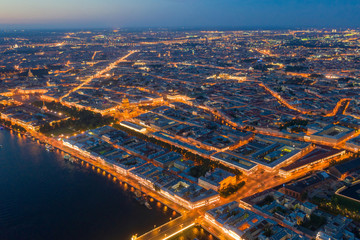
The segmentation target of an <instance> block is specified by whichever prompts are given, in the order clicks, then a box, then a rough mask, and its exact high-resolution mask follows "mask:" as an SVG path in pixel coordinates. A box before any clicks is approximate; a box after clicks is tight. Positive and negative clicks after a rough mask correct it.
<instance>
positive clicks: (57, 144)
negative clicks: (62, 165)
mask: <svg viewBox="0 0 360 240" xmlns="http://www.w3.org/2000/svg"><path fill="white" fill-rule="evenodd" d="M13 131H14V130H13ZM18 134H20V135H24V136H26V137H29V138H32V140H33V141H34V140H35V141H38V143H40V144H48V145H51V146H52V147H53V148H54V149H58V150H59V151H61V153H62V154H69V155H70V156H72V157H74V158H77V159H79V160H80V162H81V161H83V162H84V163H86V164H88V165H89V166H93V167H94V168H95V169H99V170H100V171H102V172H103V173H104V175H107V176H108V177H110V178H112V179H113V180H114V181H118V182H119V183H120V184H121V183H126V184H128V185H130V187H133V188H134V190H135V189H136V190H137V191H141V192H142V194H145V195H146V196H149V197H150V198H153V199H155V200H156V201H158V202H160V203H161V204H162V205H165V206H167V207H168V208H170V209H171V210H173V211H175V212H176V213H178V214H179V215H180V217H181V215H184V214H186V213H188V212H189V211H188V210H187V209H185V208H183V207H182V206H180V205H178V204H176V203H174V202H172V201H170V200H168V199H166V198H164V197H163V196H161V195H160V194H158V193H156V192H154V191H153V190H151V189H148V188H147V187H146V186H144V185H141V184H140V183H139V182H138V181H137V180H135V179H131V178H130V177H126V176H123V175H122V174H119V173H118V172H116V171H115V170H114V169H113V168H111V167H109V166H107V165H104V164H102V163H100V162H98V161H95V160H93V159H90V158H88V157H87V156H84V155H82V154H81V153H80V152H77V151H75V150H73V149H71V148H68V147H67V146H64V145H63V144H62V142H61V141H59V140H56V139H54V138H51V137H47V136H45V135H43V134H40V133H37V132H29V131H28V132H27V133H18ZM180 217H179V218H180ZM170 220H173V219H170ZM162 227H164V226H162ZM156 229H160V228H159V227H157V228H156ZM134 234H135V233H134ZM145 235H146V234H145Z"/></svg>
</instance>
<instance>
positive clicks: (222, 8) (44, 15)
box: [0, 0, 360, 28]
mask: <svg viewBox="0 0 360 240" xmlns="http://www.w3.org/2000/svg"><path fill="white" fill-rule="evenodd" d="M1 1H2V3H1V7H0V26H28V27H285V28H286V27H359V25H360V13H359V12H360V1H359V0H56V1H55V0H11V1H10V0H1Z"/></svg>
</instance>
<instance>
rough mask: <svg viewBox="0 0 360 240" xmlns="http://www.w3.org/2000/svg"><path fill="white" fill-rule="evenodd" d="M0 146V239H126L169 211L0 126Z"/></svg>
mask: <svg viewBox="0 0 360 240" xmlns="http://www.w3.org/2000/svg"><path fill="white" fill-rule="evenodd" d="M0 145H2V147H0V239H6V240H22V239H31V240H33V239H36V240H42V239H46V240H48V239H52V240H55V239H66V240H72V239H81V240H82V239H86V240H100V239H101V240H112V239H114V240H115V239H116V240H126V239H130V238H131V236H132V234H134V233H137V234H139V235H141V234H143V233H145V232H146V231H148V230H150V229H152V228H153V227H154V225H157V226H159V225H161V224H163V223H165V222H167V221H169V219H170V217H173V216H174V215H173V214H174V212H173V211H172V210H170V209H168V208H164V206H162V205H160V204H155V202H153V203H152V206H153V209H152V210H149V209H147V208H146V207H145V206H144V205H141V204H140V203H139V202H137V201H136V200H135V199H134V198H133V195H134V194H133V193H132V192H131V191H130V190H129V187H128V186H126V185H124V184H119V183H118V182H114V181H113V180H112V179H110V178H107V177H106V176H103V175H102V174H101V173H98V172H96V171H94V170H92V169H91V167H85V166H83V165H81V164H80V163H71V162H69V161H66V160H64V159H63V155H62V154H61V153H60V152H59V151H54V152H48V151H46V149H45V147H44V146H43V145H40V144H38V143H36V142H33V141H32V140H30V139H28V138H25V137H24V136H20V135H18V134H17V133H15V132H10V131H8V130H0ZM165 209H167V210H165Z"/></svg>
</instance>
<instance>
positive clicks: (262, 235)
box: [0, 29, 360, 240]
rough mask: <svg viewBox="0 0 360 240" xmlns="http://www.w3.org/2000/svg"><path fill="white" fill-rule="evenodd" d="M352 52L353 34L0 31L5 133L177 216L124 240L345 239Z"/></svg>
mask: <svg viewBox="0 0 360 240" xmlns="http://www.w3.org/2000/svg"><path fill="white" fill-rule="evenodd" d="M359 46H360V31H359V30H358V29H319V30H316V29H305V30H248V31H245V30H244V31H209V30H206V31H205V30H204V31H200V30H198V31H195V30H188V31H186V30H183V31H170V30H165V29H164V30H143V31H140V30H139V31H125V30H122V29H118V30H92V31H90V30H89V31H71V30H69V31H65V30H64V31H59V30H58V31H55V30H54V31H50V30H49V31H45V30H44V31H40V30H24V31H20V30H6V31H2V32H0V56H1V58H0V126H2V128H9V129H12V130H13V131H16V132H19V134H21V135H25V136H27V137H29V138H30V139H33V140H34V141H39V142H41V143H44V144H46V148H47V149H48V150H49V151H53V150H54V149H59V150H61V151H62V152H64V154H65V158H66V159H67V160H69V159H70V160H71V161H79V162H82V163H84V164H90V165H91V166H93V168H96V169H98V170H99V171H103V173H104V175H108V176H109V177H111V178H114V179H118V180H119V181H120V180H121V181H123V182H126V183H128V184H129V185H131V186H132V187H133V188H134V189H136V190H135V194H136V198H134V201H139V202H140V203H145V205H146V206H147V207H148V208H150V209H151V203H150V202H149V201H148V197H150V198H152V199H156V200H157V201H159V202H161V203H163V204H164V205H166V206H167V207H169V208H170V209H172V210H174V211H175V212H177V213H179V214H178V215H179V216H177V217H176V218H174V219H171V218H170V221H169V222H168V223H166V224H164V225H162V226H158V227H156V226H155V227H154V229H153V230H151V231H149V232H147V233H145V234H143V235H138V234H137V233H134V235H133V238H132V239H133V240H135V239H141V240H142V239H149V240H156V239H159V240H160V239H177V238H176V236H177V235H178V234H180V233H181V232H183V231H185V230H187V229H189V228H191V227H193V226H201V227H202V228H203V229H205V230H206V231H207V232H209V233H211V234H212V236H214V238H218V239H235V240H241V239H246V240H253V239H259V240H286V239H289V240H290V239H291V240H296V239H318V240H330V239H331V240H338V239H344V240H345V239H347V240H356V239H360V48H359ZM0 148H1V145H0ZM145 196H146V197H145Z"/></svg>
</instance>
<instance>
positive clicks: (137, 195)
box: [135, 190, 141, 198]
mask: <svg viewBox="0 0 360 240" xmlns="http://www.w3.org/2000/svg"><path fill="white" fill-rule="evenodd" d="M135 196H136V197H138V198H139V197H141V192H140V191H139V190H136V191H135Z"/></svg>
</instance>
